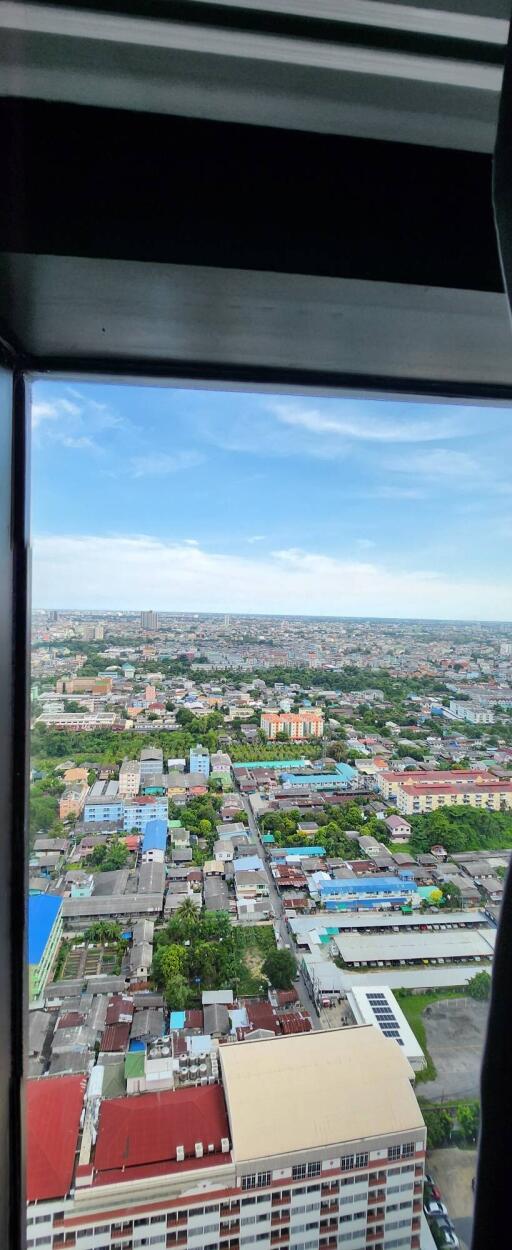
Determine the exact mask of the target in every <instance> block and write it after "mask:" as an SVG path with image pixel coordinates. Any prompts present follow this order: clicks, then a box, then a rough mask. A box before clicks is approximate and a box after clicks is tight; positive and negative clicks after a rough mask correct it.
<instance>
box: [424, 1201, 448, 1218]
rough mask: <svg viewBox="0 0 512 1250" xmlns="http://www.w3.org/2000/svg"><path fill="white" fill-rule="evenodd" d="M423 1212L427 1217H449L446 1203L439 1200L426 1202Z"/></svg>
mask: <svg viewBox="0 0 512 1250" xmlns="http://www.w3.org/2000/svg"><path fill="white" fill-rule="evenodd" d="M423 1210H424V1212H425V1215H448V1207H446V1206H445V1204H444V1202H440V1201H439V1199H438V1198H434V1199H432V1200H431V1201H430V1202H425V1203H424V1206H423Z"/></svg>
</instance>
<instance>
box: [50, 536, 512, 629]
mask: <svg viewBox="0 0 512 1250" xmlns="http://www.w3.org/2000/svg"><path fill="white" fill-rule="evenodd" d="M33 586H34V590H33V602H34V606H35V607H38V608H41V607H63V608H65V607H68V608H78V607H83V608H119V609H122V608H124V609H132V610H134V611H136V610H139V609H140V606H141V604H142V603H145V602H146V603H150V602H151V603H153V604H154V606H155V608H157V609H160V610H166V609H167V610H170V611H173V610H175V611H178V610H179V611H187V610H188V611H196V612H198V611H207V610H217V611H233V612H235V611H239V612H276V613H298V614H301V613H305V614H311V615H322V614H324V615H340V616H345V615H346V616H351V615H355V616H359V615H371V616H400V617H405V616H412V617H430V618H439V617H447V618H451V619H453V618H457V619H475V618H476V619H478V618H482V615H484V617H485V619H487V620H510V619H511V618H512V587H510V585H508V584H507V583H506V582H505V581H504V582H503V583H497V582H493V581H478V580H471V579H465V578H456V577H448V576H443V575H441V574H439V573H437V572H435V571H431V570H428V569H427V570H421V569H420V570H417V571H412V572H410V571H404V570H401V569H398V568H390V567H386V566H384V565H381V564H377V563H370V562H363V561H357V560H352V561H351V560H346V559H339V558H337V557H334V556H328V555H322V554H320V553H307V552H304V551H301V550H299V549H295V548H292V549H285V550H281V551H277V552H274V553H272V554H270V555H269V556H265V557H262V558H260V559H258V558H257V557H256V556H235V555H225V554H223V553H217V554H211V553H209V552H205V551H203V550H202V549H201V548H200V547H195V546H193V547H191V546H190V545H188V544H185V543H178V542H163V541H161V540H159V539H157V538H151V537H147V536H144V535H132V536H124V537H116V536H111V537H108V536H106V537H105V536H95V535H92V536H83V537H75V536H58V535H56V536H49V537H39V538H36V539H35V541H34V559H33Z"/></svg>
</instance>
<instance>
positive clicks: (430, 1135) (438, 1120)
mask: <svg viewBox="0 0 512 1250" xmlns="http://www.w3.org/2000/svg"><path fill="white" fill-rule="evenodd" d="M423 1119H424V1121H425V1124H426V1126H427V1145H428V1148H429V1150H436V1149H437V1148H438V1147H439V1146H446V1145H447V1143H448V1142H449V1141H450V1138H451V1134H452V1127H453V1125H452V1117H451V1115H450V1112H449V1111H446V1110H445V1109H444V1107H429V1109H428V1110H424V1111H423Z"/></svg>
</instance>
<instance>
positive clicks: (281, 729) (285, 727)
mask: <svg viewBox="0 0 512 1250" xmlns="http://www.w3.org/2000/svg"><path fill="white" fill-rule="evenodd" d="M260 727H261V729H262V730H263V733H264V734H266V736H267V738H269V739H270V740H272V739H273V738H277V735H278V734H286V736H287V738H291V739H292V741H293V742H300V740H301V739H302V738H322V737H323V732H324V715H323V712H321V711H320V708H318V707H311V708H310V707H303V708H300V709H299V711H298V712H262V714H261V720H260Z"/></svg>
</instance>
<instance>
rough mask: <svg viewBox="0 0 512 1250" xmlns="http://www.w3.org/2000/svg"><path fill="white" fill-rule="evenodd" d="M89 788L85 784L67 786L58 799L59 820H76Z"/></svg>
mask: <svg viewBox="0 0 512 1250" xmlns="http://www.w3.org/2000/svg"><path fill="white" fill-rule="evenodd" d="M88 790H89V787H88V785H87V782H85V784H84V783H83V782H82V784H81V785H75V786H68V787H67V789H66V790H64V793H63V794H62V795H61V797H60V799H59V820H69V819H71V818H72V817H75V818H76V819H78V817H79V815H80V812H81V811H82V808H83V805H84V803H85V797H86V795H87V793H88Z"/></svg>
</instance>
